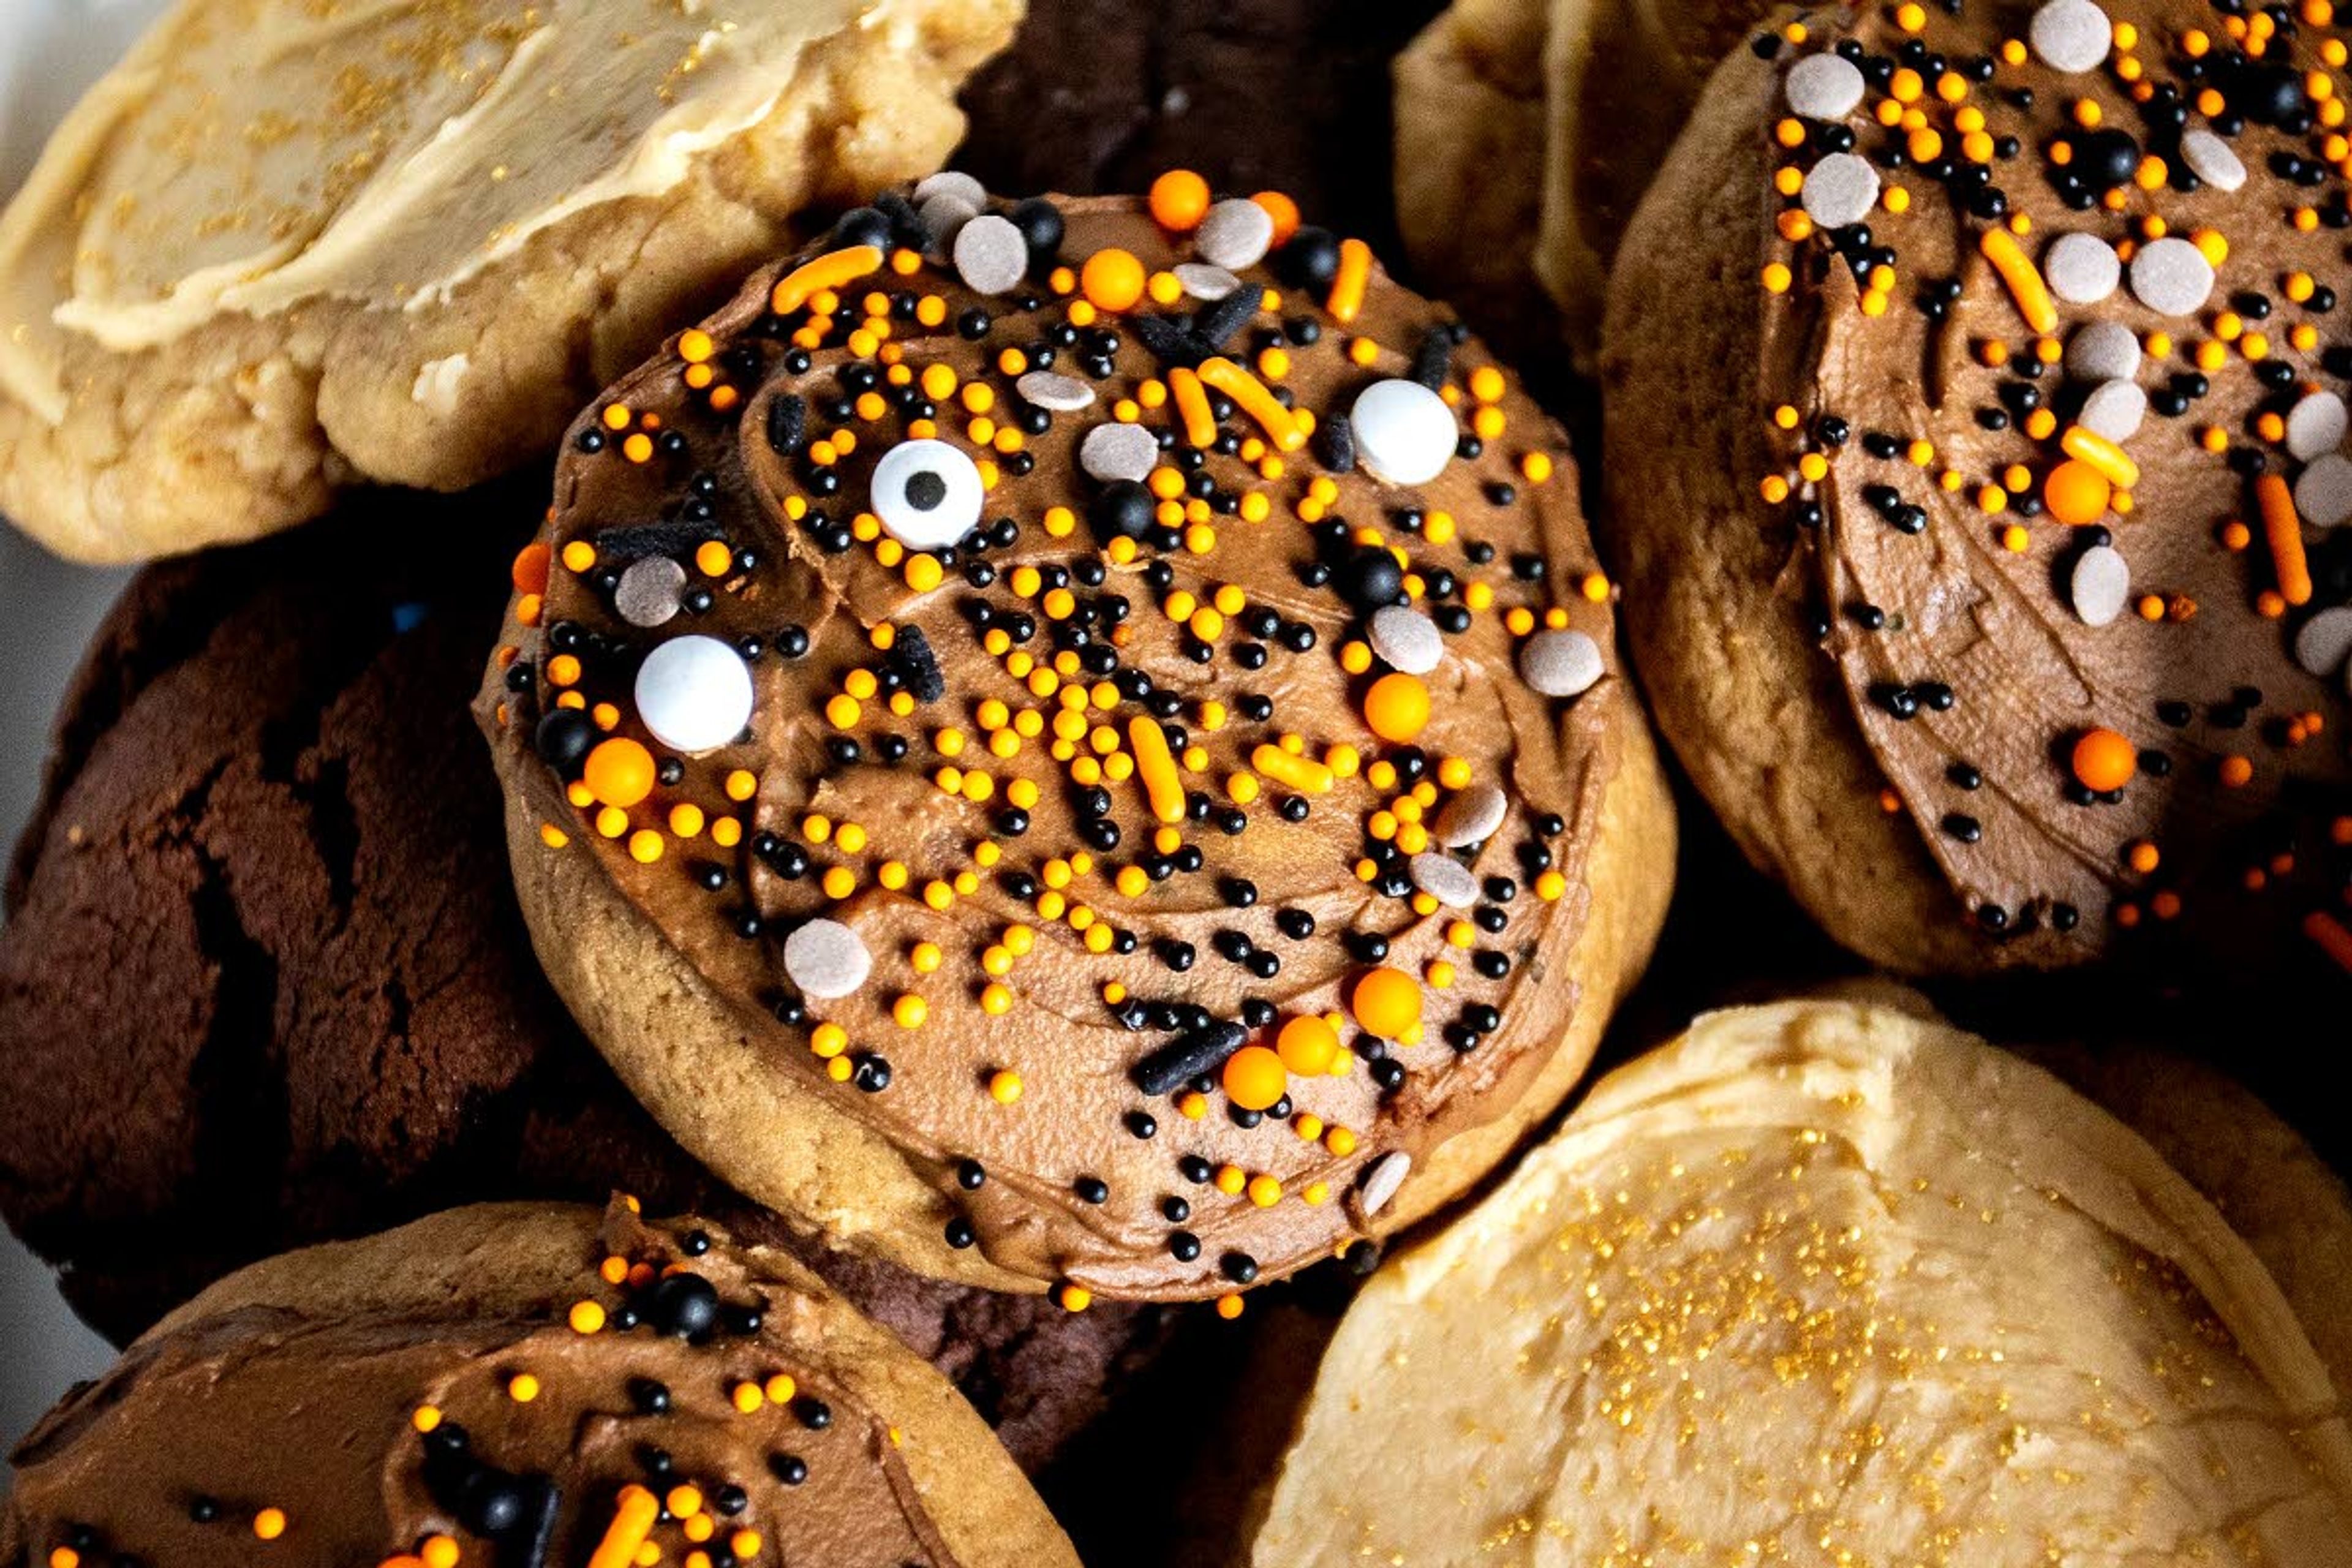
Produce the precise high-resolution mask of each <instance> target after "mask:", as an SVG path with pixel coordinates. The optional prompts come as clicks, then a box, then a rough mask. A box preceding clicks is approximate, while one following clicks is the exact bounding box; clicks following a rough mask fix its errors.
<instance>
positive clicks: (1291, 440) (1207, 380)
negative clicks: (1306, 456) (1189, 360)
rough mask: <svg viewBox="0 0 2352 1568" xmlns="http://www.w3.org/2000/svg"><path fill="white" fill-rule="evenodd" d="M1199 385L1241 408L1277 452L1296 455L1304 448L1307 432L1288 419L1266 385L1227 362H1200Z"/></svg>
mask: <svg viewBox="0 0 2352 1568" xmlns="http://www.w3.org/2000/svg"><path fill="white" fill-rule="evenodd" d="M1200 376H1201V380H1202V383H1203V384H1206V385H1209V386H1213V387H1214V388H1216V390H1218V391H1219V392H1222V393H1223V394H1224V395H1226V396H1227V397H1230V398H1232V399H1233V400H1234V402H1235V403H1237V404H1239V405H1241V409H1242V412H1243V413H1244V414H1246V415H1248V416H1250V417H1251V418H1253V419H1255V420H1256V421H1257V423H1258V426H1259V428H1261V429H1263V430H1264V431H1265V434H1266V438H1267V439H1268V440H1270V441H1272V442H1273V443H1274V444H1275V447H1276V449H1278V450H1280V451H1285V452H1296V451H1297V450H1298V448H1299V447H1304V446H1305V445H1307V432H1306V431H1305V430H1303V429H1301V428H1300V427H1299V425H1298V422H1297V420H1296V419H1294V418H1292V417H1291V414H1290V410H1289V409H1287V408H1285V407H1284V406H1283V405H1281V404H1280V403H1279V402H1277V401H1276V399H1275V395H1274V394H1272V393H1271V392H1268V391H1267V390H1266V389H1265V383H1263V382H1261V381H1259V380H1258V378H1257V377H1255V376H1254V375H1252V374H1250V373H1249V372H1247V371H1245V370H1244V369H1243V368H1242V367H1241V366H1239V365H1237V364H1235V363H1234V362H1233V361H1231V360H1228V359H1207V360H1203V361H1202V362H1201V370H1200Z"/></svg>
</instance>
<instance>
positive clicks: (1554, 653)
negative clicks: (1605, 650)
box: [1519, 631, 1602, 697]
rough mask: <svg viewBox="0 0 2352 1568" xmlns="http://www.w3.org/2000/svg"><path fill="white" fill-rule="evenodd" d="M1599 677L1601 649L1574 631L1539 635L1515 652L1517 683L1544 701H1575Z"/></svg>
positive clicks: (1544, 632)
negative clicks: (1560, 698)
mask: <svg viewBox="0 0 2352 1568" xmlns="http://www.w3.org/2000/svg"><path fill="white" fill-rule="evenodd" d="M1601 674H1602V665H1601V645H1600V644H1599V643H1596V642H1594V641H1593V640H1592V639H1591V637H1586V636H1585V635H1584V634H1583V633H1582V632H1576V631H1543V632H1538V633H1537V634H1536V635H1535V636H1533V637H1529V638H1528V640H1527V641H1526V643H1525V644H1523V645H1522V646H1521V647H1520V648H1519V679H1522V680H1524V681H1526V682H1527V683H1528V685H1529V686H1530V687H1532V688H1534V689H1536V690H1537V691H1538V692H1540V693H1542V694H1543V695H1544V696H1546V697H1575V696H1578V695H1580V694H1581V693H1582V692H1585V691H1587V690H1590V689H1591V686H1592V683H1593V682H1594V681H1596V680H1599V679H1601Z"/></svg>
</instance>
